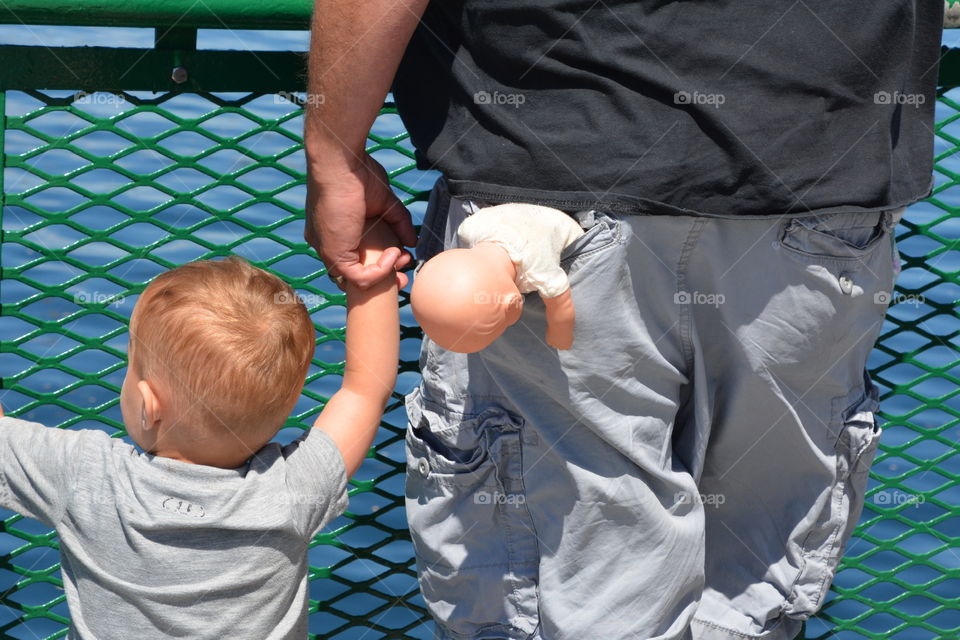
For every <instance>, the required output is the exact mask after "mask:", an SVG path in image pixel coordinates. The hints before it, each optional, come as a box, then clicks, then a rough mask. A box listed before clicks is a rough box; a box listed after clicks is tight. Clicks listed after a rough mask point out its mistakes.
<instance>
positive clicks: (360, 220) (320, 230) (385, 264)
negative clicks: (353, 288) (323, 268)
mask: <svg viewBox="0 0 960 640" xmlns="http://www.w3.org/2000/svg"><path fill="white" fill-rule="evenodd" d="M306 208H307V215H306V227H305V231H304V237H305V239H306V240H307V242H308V243H310V245H311V246H313V248H314V249H316V250H317V253H318V254H319V255H320V259H321V260H323V262H324V264H326V265H327V269H328V270H329V272H330V275H331V276H343V278H344V279H345V280H347V281H349V282H352V283H354V284H355V285H357V286H359V287H361V288H366V287H369V286H370V285H372V284H373V283H375V282H379V281H380V280H381V279H382V278H383V277H385V276H386V275H387V273H388V272H389V271H392V270H399V269H402V268H403V267H405V266H406V265H407V264H409V263H410V261H411V260H412V256H411V255H410V253H409V252H408V251H404V250H402V249H400V248H399V247H400V241H401V240H402V241H403V244H404V245H407V246H413V244H414V243H415V242H416V234H415V232H414V229H413V224H412V222H411V220H410V212H409V211H407V209H406V207H404V206H403V204H402V203H401V202H400V200H399V199H398V198H397V197H396V196H395V195H394V194H393V191H392V190H391V189H390V186H389V181H388V179H387V175H386V172H385V171H384V169H383V167H381V166H380V165H379V164H378V163H377V162H376V161H375V160H374V159H373V158H371V157H370V156H369V155H368V154H366V153H364V154H363V155H362V159H361V160H360V161H357V162H354V163H352V164H351V165H350V166H342V165H337V166H336V167H333V166H329V167H326V168H325V170H324V171H322V172H321V171H319V170H314V171H312V172H310V175H309V176H308V179H307V202H306ZM371 220H382V223H381V226H383V227H386V228H387V229H392V234H391V235H392V238H393V242H392V244H393V246H396V247H398V248H397V251H396V252H393V251H390V252H384V254H383V255H384V257H382V258H381V259H379V260H378V261H377V262H374V263H367V262H366V261H364V260H363V259H362V257H361V255H360V251H361V247H362V242H363V236H364V234H365V233H366V232H367V230H368V229H369V228H370V227H371V226H372V225H371V224H370V221H371ZM398 239H399V240H398ZM398 281H399V280H398Z"/></svg>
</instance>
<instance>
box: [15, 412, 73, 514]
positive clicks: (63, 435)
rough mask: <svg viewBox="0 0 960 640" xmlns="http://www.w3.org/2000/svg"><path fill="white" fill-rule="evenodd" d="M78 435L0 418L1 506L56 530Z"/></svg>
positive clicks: (31, 423) (71, 469)
mask: <svg viewBox="0 0 960 640" xmlns="http://www.w3.org/2000/svg"><path fill="white" fill-rule="evenodd" d="M81 442H82V435H81V432H78V431H65V430H63V429H53V428H50V427H45V426H43V425H41V424H37V423H35V422H27V421H26V420H20V419H18V418H10V417H3V418H0V506H2V507H3V508H5V509H10V510H12V511H16V512H18V513H21V514H23V515H25V516H28V517H30V518H34V519H36V520H39V521H40V522H42V523H44V524H46V525H48V526H50V527H55V526H56V525H57V524H58V523H59V522H60V520H61V518H62V517H63V511H64V508H65V505H66V504H67V500H68V495H67V494H68V492H69V491H71V490H72V487H73V485H74V482H73V478H74V476H75V475H76V469H77V464H78V458H79V450H80V443H81Z"/></svg>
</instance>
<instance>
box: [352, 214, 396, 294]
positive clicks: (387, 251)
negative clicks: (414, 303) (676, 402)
mask: <svg viewBox="0 0 960 640" xmlns="http://www.w3.org/2000/svg"><path fill="white" fill-rule="evenodd" d="M359 252H360V264H362V265H364V266H368V265H373V264H377V265H384V264H391V263H397V260H398V258H399V257H400V255H401V254H402V249H401V248H400V240H398V239H397V236H396V235H394V233H393V231H392V230H391V229H390V225H388V224H387V223H386V222H383V221H382V220H380V219H379V218H367V221H366V222H365V223H364V225H363V235H362V236H361V237H360V251H359ZM397 264H399V263H397ZM394 273H395V274H396V277H397V287H398V288H400V289H402V288H403V287H405V286H406V285H407V276H406V274H404V273H401V272H399V271H395V272H394Z"/></svg>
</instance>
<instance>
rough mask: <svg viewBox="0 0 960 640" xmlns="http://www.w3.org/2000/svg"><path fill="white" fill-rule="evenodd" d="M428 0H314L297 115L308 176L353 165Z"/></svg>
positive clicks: (359, 156)
mask: <svg viewBox="0 0 960 640" xmlns="http://www.w3.org/2000/svg"><path fill="white" fill-rule="evenodd" d="M427 2H428V0H316V1H315V3H314V10H313V21H312V34H311V39H310V64H309V77H308V81H307V92H308V95H307V97H308V100H307V105H306V111H305V120H304V141H305V146H306V154H307V164H308V167H309V168H310V169H311V170H312V172H313V174H314V175H315V176H316V175H319V174H322V173H323V172H324V171H325V170H332V171H333V172H336V171H338V170H342V169H344V168H349V167H356V165H357V163H359V161H360V158H361V157H362V155H363V151H364V146H365V142H366V138H367V132H369V130H370V127H371V126H372V125H373V121H374V120H375V119H376V117H377V113H378V112H379V110H380V107H381V106H382V105H383V100H384V98H385V97H386V95H387V92H388V91H389V90H390V83H391V82H392V81H393V76H394V74H395V73H396V71H397V66H398V65H399V64H400V59H401V58H402V57H403V52H404V50H405V49H406V46H407V43H408V42H409V40H410V36H411V35H412V34H413V31H414V29H415V28H416V26H417V23H418V22H419V19H420V16H421V15H423V11H424V10H425V9H426V6H427Z"/></svg>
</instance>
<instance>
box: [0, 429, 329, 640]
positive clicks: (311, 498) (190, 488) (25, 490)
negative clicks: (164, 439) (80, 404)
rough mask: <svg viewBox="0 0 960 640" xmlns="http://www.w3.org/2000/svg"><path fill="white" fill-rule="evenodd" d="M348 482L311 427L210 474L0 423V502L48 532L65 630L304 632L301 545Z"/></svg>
mask: <svg viewBox="0 0 960 640" xmlns="http://www.w3.org/2000/svg"><path fill="white" fill-rule="evenodd" d="M346 484H347V480H346V471H345V469H344V463H343V458H342V457H341V455H340V452H339V451H338V449H337V448H336V445H334V443H333V441H332V440H331V439H330V438H329V437H328V436H327V435H326V434H325V433H323V432H322V431H320V430H319V429H310V430H309V431H308V432H307V433H306V434H304V436H303V437H302V438H299V439H297V440H296V441H294V442H293V443H291V444H289V445H287V446H285V447H282V446H280V445H278V444H268V445H267V446H265V447H263V448H262V449H261V450H260V451H258V452H257V453H256V454H254V456H253V457H251V459H250V460H248V461H247V463H246V464H245V465H244V466H243V467H240V468H237V469H219V468H216V467H208V466H204V465H195V464H189V463H186V462H179V461H177V460H171V459H168V458H159V457H156V456H153V455H150V454H144V453H140V452H138V451H137V449H136V448H134V447H133V446H131V445H129V444H127V443H125V442H123V441H121V440H118V439H116V438H110V437H109V436H107V435H106V434H105V433H103V432H100V431H64V430H62V429H52V428H47V427H44V426H42V425H39V424H35V423H31V422H25V421H23V420H18V419H15V418H0V506H3V507H4V508H7V509H12V510H14V511H18V512H20V513H22V514H24V515H26V516H30V517H32V518H36V519H37V520H39V521H41V522H43V523H45V524H48V525H50V526H52V527H55V528H56V529H57V532H58V533H59V535H60V550H61V554H62V567H63V582H64V587H65V589H66V593H67V602H68V604H69V606H70V614H71V617H72V620H73V626H72V627H71V631H70V636H69V638H78V639H83V640H88V639H96V640H113V639H123V640H128V639H129V638H138V640H150V639H153V638H169V637H177V638H211V639H214V638H215V639H218V640H219V639H222V638H257V639H258V640H260V639H280V638H284V639H287V638H298V639H302V638H306V635H307V618H306V611H307V603H308V595H309V594H308V585H307V545H308V544H309V542H310V540H311V539H312V538H313V536H314V535H315V534H316V533H317V532H318V531H319V530H320V529H321V528H322V527H323V526H324V525H326V524H327V523H328V522H329V521H330V520H332V519H333V518H335V517H337V516H338V515H340V514H341V513H342V512H343V510H344V509H345V508H346V506H347V493H346Z"/></svg>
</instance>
